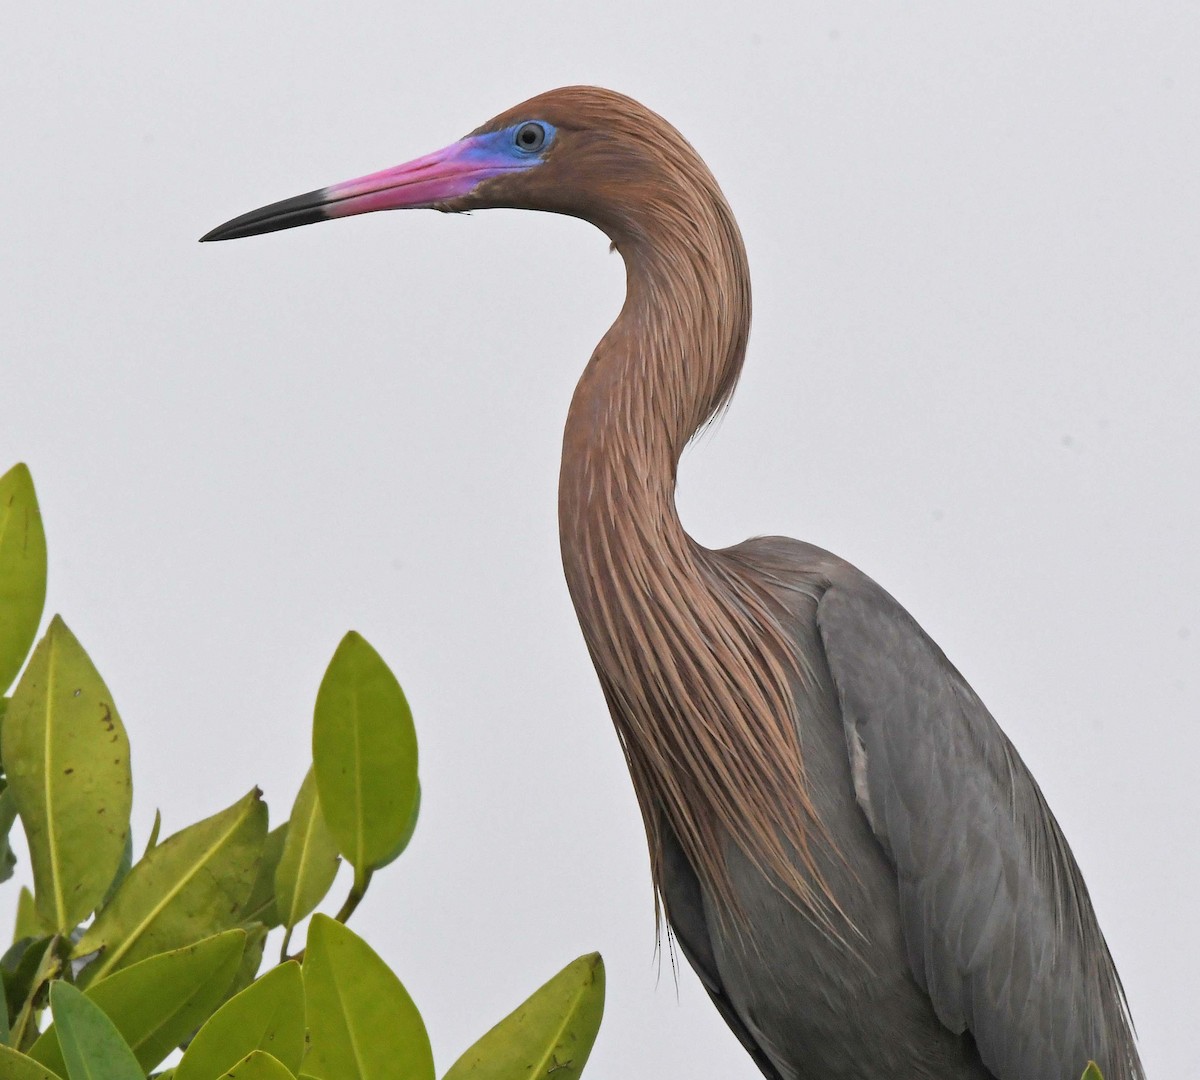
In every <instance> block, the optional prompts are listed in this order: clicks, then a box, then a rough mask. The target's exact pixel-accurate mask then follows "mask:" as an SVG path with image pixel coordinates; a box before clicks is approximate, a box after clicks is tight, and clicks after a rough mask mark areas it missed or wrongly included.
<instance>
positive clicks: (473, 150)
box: [463, 120, 555, 171]
mask: <svg viewBox="0 0 1200 1080" xmlns="http://www.w3.org/2000/svg"><path fill="white" fill-rule="evenodd" d="M532 127H537V128H540V129H541V131H542V134H543V139H542V142H541V144H540V145H539V146H537V147H536V148H527V147H525V146H522V145H521V142H520V141H519V139H518V135H520V133H521V132H522V131H524V130H525V129H526V128H532ZM554 136H555V129H554V125H553V124H547V123H546V122H545V121H544V120H523V121H521V123H519V124H513V126H512V127H507V128H503V129H502V130H500V131H489V132H488V133H487V134H485V135H475V136H472V137H471V138H470V139H466V140H464V142H467V143H469V144H470V145H469V146H468V147H465V148H464V151H463V157H465V158H468V159H475V160H477V161H478V162H479V164H480V165H482V166H484V167H487V166H491V167H499V168H501V169H504V170H505V171H508V170H509V169H528V168H532V167H533V166H534V165H540V164H541V163H542V159H543V156H544V155H545V153H546V151H547V150H549V149H550V147H551V146H552V145H553V144H554Z"/></svg>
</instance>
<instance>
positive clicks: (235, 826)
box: [75, 788, 267, 981]
mask: <svg viewBox="0 0 1200 1080" xmlns="http://www.w3.org/2000/svg"><path fill="white" fill-rule="evenodd" d="M266 835H267V807H266V804H265V803H264V802H263V801H262V798H261V792H259V791H258V789H257V788H256V789H255V790H253V791H251V792H250V793H249V794H248V795H246V796H245V798H243V799H241V800H240V801H238V802H236V803H234V804H233V806H231V807H229V808H228V809H226V810H222V811H221V812H220V813H219V814H214V815H213V816H212V817H210V818H205V819H204V820H203V821H198V822H197V823H196V824H195V825H189V826H188V827H187V828H186V829H182V830H181V831H180V832H177V833H175V835H174V836H170V837H168V838H167V839H166V840H164V841H163V842H162V843H161V844H159V845H158V846H157V847H156V848H154V850H153V851H150V852H148V853H147V855H146V856H145V858H143V859H142V860H141V862H139V863H138V864H137V865H136V866H135V867H134V868H133V869H132V870H131V871H130V872H129V876H128V877H127V878H126V879H125V881H124V882H123V883H122V885H121V887H120V888H119V889H118V890H117V894H116V895H115V896H114V897H113V899H112V903H111V904H109V905H108V907H106V908H105V909H104V910H103V911H102V912H101V913H100V914H99V915H97V916H96V921H95V922H94V923H92V925H91V927H90V928H89V929H88V930H87V932H86V933H85V934H84V935H83V937H82V938H81V939H80V941H79V942H78V944H77V945H76V946H75V955H76V956H86V955H88V954H89V953H91V952H95V951H96V950H97V949H102V950H103V952H102V953H101V956H100V958H99V959H98V960H97V961H96V962H95V963H94V964H92V965H91V966H89V967H87V968H85V969H84V972H83V975H82V976H81V981H93V980H96V979H100V978H103V977H104V976H105V975H108V974H111V973H112V972H113V971H116V970H117V969H118V968H122V967H127V966H129V965H130V964H133V963H136V962H137V961H138V960H143V959H145V958H146V957H148V956H153V955H154V954H155V953H160V952H166V951H168V950H170V949H177V948H180V947H181V946H184V945H190V944H192V943H194V942H196V941H199V940H200V939H201V938H205V937H208V936H209V935H210V934H214V933H217V932H218V931H221V930H227V929H230V928H231V927H233V926H236V925H237V923H238V922H239V921H240V920H241V914H242V908H243V907H244V905H245V903H246V900H247V899H248V897H249V896H250V888H251V886H252V885H253V883H254V875H255V872H256V871H257V869H258V862H259V859H260V858H261V857H262V850H263V843H264V841H265V840H266Z"/></svg>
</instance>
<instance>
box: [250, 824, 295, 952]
mask: <svg viewBox="0 0 1200 1080" xmlns="http://www.w3.org/2000/svg"><path fill="white" fill-rule="evenodd" d="M287 832H288V823H287V822H286V821H285V822H284V823H283V824H282V825H280V826H279V827H278V828H276V829H272V830H271V831H270V832H269V833H267V839H266V842H265V843H264V844H263V854H262V859H260V860H259V863H258V872H257V873H256V874H255V876H254V885H253V887H252V888H251V889H250V898H249V899H248V900H247V901H246V907H245V910H244V911H243V912H242V918H243V919H245V920H246V921H247V922H261V923H263V924H264V925H265V926H267V927H269V928H272V929H273V928H274V927H276V926H278V925H279V922H280V920H279V911H278V908H277V906H276V903H275V870H276V868H277V867H278V866H279V859H280V857H281V856H282V855H283V844H284V841H285V840H286V839H287Z"/></svg>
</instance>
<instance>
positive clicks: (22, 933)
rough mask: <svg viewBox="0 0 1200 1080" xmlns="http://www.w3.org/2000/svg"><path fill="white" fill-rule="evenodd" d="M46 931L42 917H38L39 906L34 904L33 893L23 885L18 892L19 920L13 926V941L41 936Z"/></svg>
mask: <svg viewBox="0 0 1200 1080" xmlns="http://www.w3.org/2000/svg"><path fill="white" fill-rule="evenodd" d="M45 933H46V927H45V926H43V925H42V921H41V919H39V918H38V913H37V908H36V907H35V906H34V902H33V893H31V892H30V891H29V889H27V888H26V887H25V886H24V885H22V886H21V891H20V892H19V893H18V894H17V921H16V926H14V927H13V941H20V940H21V939H22V938H29V937H41V936H42V935H43V934H45Z"/></svg>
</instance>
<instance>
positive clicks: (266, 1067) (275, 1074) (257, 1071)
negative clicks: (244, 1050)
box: [213, 1050, 295, 1080]
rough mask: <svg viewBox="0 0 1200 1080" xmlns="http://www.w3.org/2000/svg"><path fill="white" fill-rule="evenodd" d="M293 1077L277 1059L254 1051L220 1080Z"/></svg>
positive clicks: (286, 1079) (288, 1078) (275, 1079)
mask: <svg viewBox="0 0 1200 1080" xmlns="http://www.w3.org/2000/svg"><path fill="white" fill-rule="evenodd" d="M294 1076H295V1074H294V1073H292V1072H289V1071H288V1068H287V1066H286V1065H284V1064H283V1063H282V1062H281V1061H279V1059H278V1058H276V1057H273V1056H272V1055H271V1054H268V1053H266V1052H265V1051H263V1050H255V1051H254V1052H253V1053H251V1054H247V1055H246V1056H245V1057H244V1058H242V1060H241V1061H239V1062H238V1063H237V1064H236V1065H235V1066H234V1067H233V1068H232V1069H230V1070H229V1072H227V1073H224V1074H222V1076H221V1080H293V1077H294ZM213 1080H216V1078H215V1077H214V1078H213Z"/></svg>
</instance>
